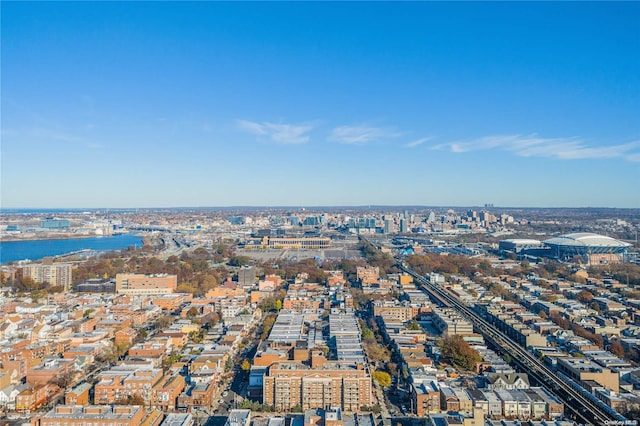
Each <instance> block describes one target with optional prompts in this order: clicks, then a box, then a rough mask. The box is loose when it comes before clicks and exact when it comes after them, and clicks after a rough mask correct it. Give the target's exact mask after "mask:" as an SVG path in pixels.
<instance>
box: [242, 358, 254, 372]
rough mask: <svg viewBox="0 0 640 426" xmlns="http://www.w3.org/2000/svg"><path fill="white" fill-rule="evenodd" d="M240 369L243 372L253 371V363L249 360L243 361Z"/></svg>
mask: <svg viewBox="0 0 640 426" xmlns="http://www.w3.org/2000/svg"><path fill="white" fill-rule="evenodd" d="M240 368H241V369H242V371H249V370H251V363H250V362H249V360H248V359H245V360H244V361H242V364H240Z"/></svg>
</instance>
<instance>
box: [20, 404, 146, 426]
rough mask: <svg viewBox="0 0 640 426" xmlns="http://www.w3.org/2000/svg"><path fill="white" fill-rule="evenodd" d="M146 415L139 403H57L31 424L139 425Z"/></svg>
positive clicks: (54, 425)
mask: <svg viewBox="0 0 640 426" xmlns="http://www.w3.org/2000/svg"><path fill="white" fill-rule="evenodd" d="M145 416H146V411H145V409H144V407H141V406H139V405H113V406H110V405H87V406H81V405H58V406H57V407H54V408H53V409H52V410H50V411H48V412H47V413H46V414H43V415H42V416H40V417H39V418H37V419H35V420H34V421H33V422H32V424H33V426H58V425H67V426H86V425H90V424H94V425H95V424H112V425H113V424H118V425H121V426H140V425H141V424H142V423H143V420H144V418H145Z"/></svg>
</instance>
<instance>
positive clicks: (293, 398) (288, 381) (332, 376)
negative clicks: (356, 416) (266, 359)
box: [263, 361, 372, 412]
mask: <svg viewBox="0 0 640 426" xmlns="http://www.w3.org/2000/svg"><path fill="white" fill-rule="evenodd" d="M320 364H321V365H318V366H317V367H316V368H311V367H308V366H306V365H304V364H301V363H298V362H294V361H290V362H277V363H274V364H272V365H271V366H270V367H269V368H268V369H267V371H266V373H265V376H264V384H263V401H264V403H265V404H267V405H272V406H274V407H275V408H276V410H281V411H285V410H289V409H291V408H293V407H295V406H298V405H299V406H300V407H302V409H309V408H323V407H327V406H331V407H340V408H342V410H344V411H350V412H359V411H360V407H362V406H363V405H371V401H372V398H371V377H370V376H369V372H368V371H367V370H365V367H364V365H363V364H360V363H356V364H354V363H349V362H334V361H331V362H329V361H327V362H325V363H320Z"/></svg>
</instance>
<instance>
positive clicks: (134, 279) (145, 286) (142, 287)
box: [116, 274, 178, 296]
mask: <svg viewBox="0 0 640 426" xmlns="http://www.w3.org/2000/svg"><path fill="white" fill-rule="evenodd" d="M177 285H178V277H177V275H169V274H154V275H144V274H117V275H116V293H118V294H127V295H137V296H148V295H158V294H170V293H173V292H174V291H175V289H176V287H177Z"/></svg>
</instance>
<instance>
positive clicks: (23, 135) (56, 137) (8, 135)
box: [2, 126, 104, 149]
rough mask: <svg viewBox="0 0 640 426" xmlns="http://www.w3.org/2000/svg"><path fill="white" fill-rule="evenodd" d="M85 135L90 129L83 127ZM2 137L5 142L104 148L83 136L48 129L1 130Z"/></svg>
mask: <svg viewBox="0 0 640 426" xmlns="http://www.w3.org/2000/svg"><path fill="white" fill-rule="evenodd" d="M84 130H85V132H84V133H86V132H87V131H90V130H91V128H88V127H87V126H85V127H84ZM2 136H3V138H4V139H5V140H8V141H16V142H20V143H22V142H25V141H29V142H33V141H39V142H44V143H47V144H61V145H67V144H70V145H82V146H84V147H86V148H91V149H96V148H104V145H102V144H100V143H96V142H93V141H90V140H88V139H87V138H85V137H83V136H79V135H77V134H72V133H68V132H65V131H60V130H55V129H49V128H42V127H37V128H31V129H18V130H15V129H6V130H5V129H3V130H2Z"/></svg>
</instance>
